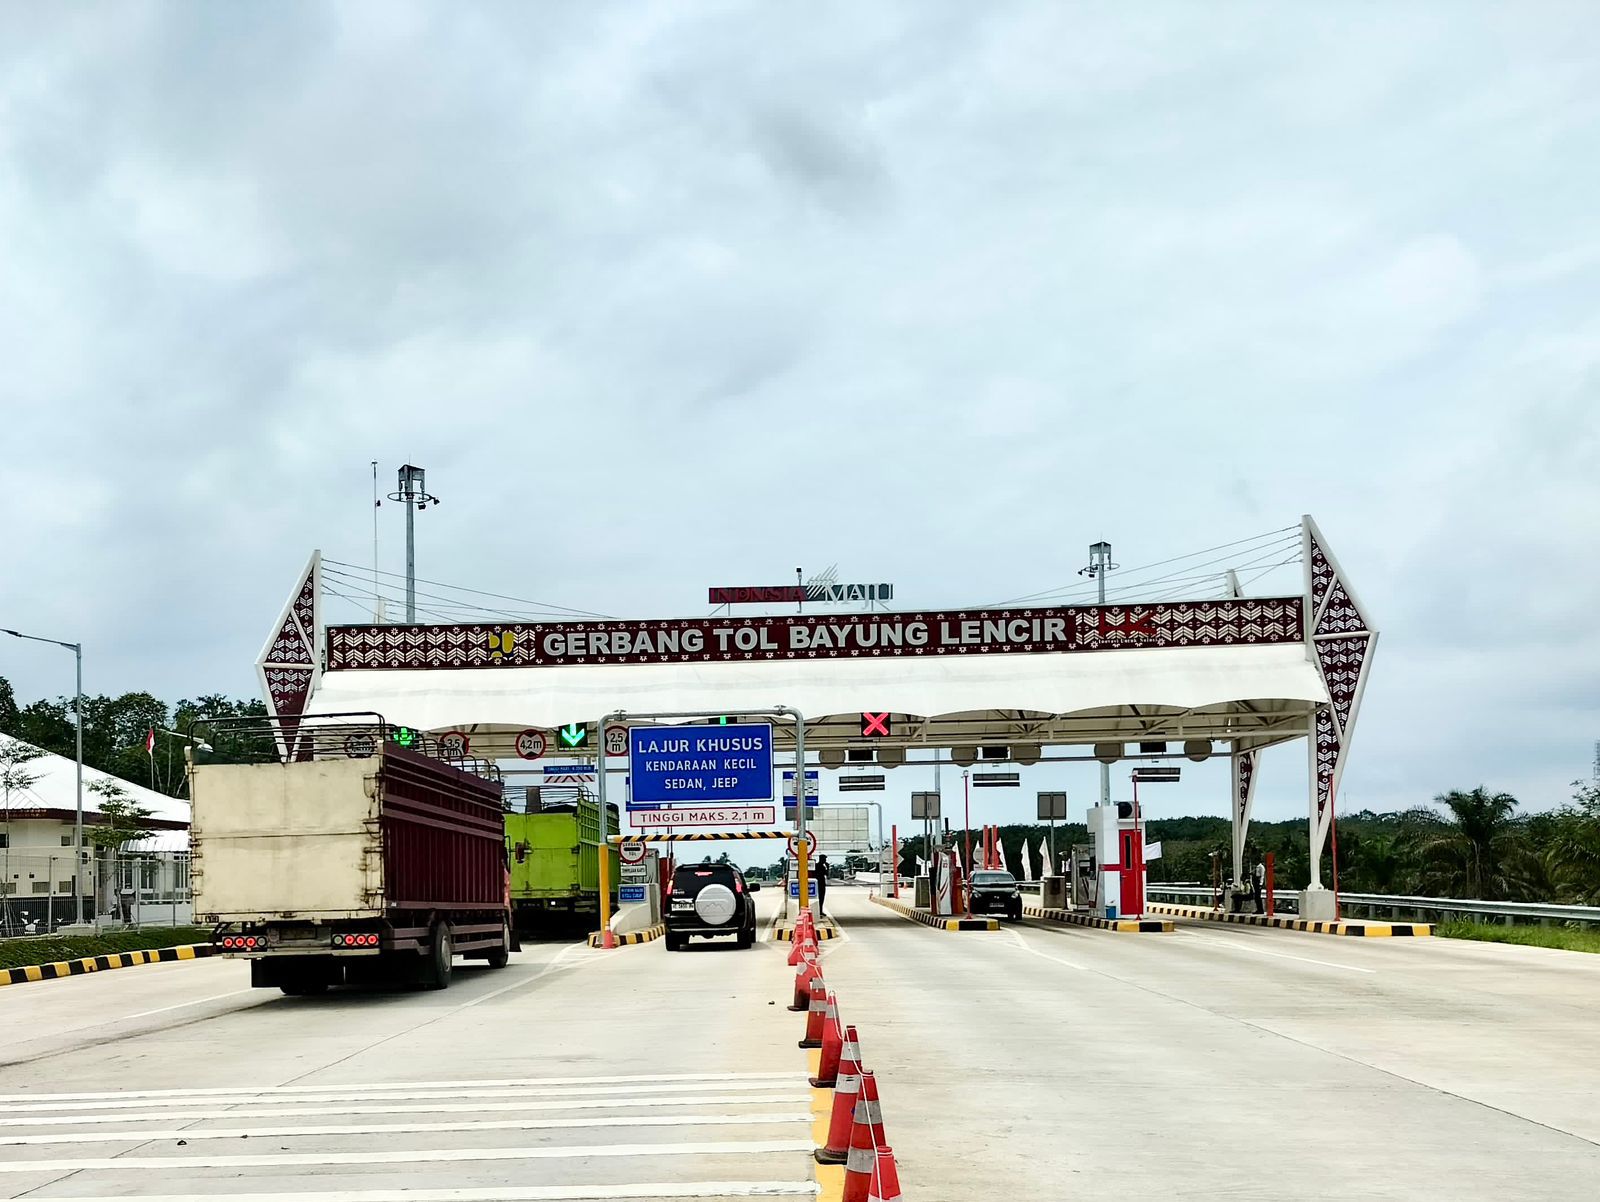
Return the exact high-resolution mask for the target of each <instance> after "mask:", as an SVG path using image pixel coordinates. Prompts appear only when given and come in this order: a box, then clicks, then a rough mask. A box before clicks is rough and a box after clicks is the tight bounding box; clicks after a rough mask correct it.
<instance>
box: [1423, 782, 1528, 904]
mask: <svg viewBox="0 0 1600 1202" xmlns="http://www.w3.org/2000/svg"><path fill="white" fill-rule="evenodd" d="M1434 800H1435V801H1436V802H1438V803H1439V804H1440V805H1442V806H1444V807H1445V809H1447V810H1449V811H1450V817H1451V819H1453V821H1447V823H1446V825H1445V829H1444V830H1443V831H1441V832H1440V833H1438V834H1434V835H1430V836H1428V837H1426V838H1425V839H1424V840H1423V842H1422V845H1421V848H1420V851H1421V853H1422V860H1423V864H1424V881H1425V883H1426V885H1427V887H1429V888H1432V889H1438V890H1439V891H1440V892H1442V893H1444V894H1445V895H1446V896H1455V897H1479V898H1501V897H1504V896H1505V895H1506V894H1507V892H1508V891H1509V890H1510V886H1511V882H1510V880H1509V877H1508V873H1507V868H1508V866H1509V863H1510V861H1511V859H1512V858H1513V855H1514V854H1515V852H1516V850H1517V835H1518V830H1517V824H1516V821H1515V819H1514V818H1513V817H1512V815H1513V814H1514V813H1515V812H1516V808H1517V799H1516V798H1515V797H1512V796H1511V794H1509V793H1490V792H1489V791H1488V790H1487V789H1485V788H1484V787H1483V786H1482V785H1479V786H1478V787H1477V788H1476V789H1473V790H1471V791H1470V792H1466V793H1463V792H1461V791H1460V790H1458V789H1452V790H1451V791H1450V792H1448V793H1441V794H1439V795H1438V796H1437V797H1435V798H1434Z"/></svg>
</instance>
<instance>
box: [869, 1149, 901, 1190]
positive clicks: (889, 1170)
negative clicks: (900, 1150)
mask: <svg viewBox="0 0 1600 1202" xmlns="http://www.w3.org/2000/svg"><path fill="white" fill-rule="evenodd" d="M867 1202H900V1172H899V1170H898V1169H896V1168H895V1163H894V1149H893V1148H891V1147H889V1146H888V1145H884V1146H883V1147H881V1148H879V1149H878V1154H877V1156H876V1157H875V1158H874V1160H873V1169H872V1188H871V1191H870V1192H869V1193H868V1194H867Z"/></svg>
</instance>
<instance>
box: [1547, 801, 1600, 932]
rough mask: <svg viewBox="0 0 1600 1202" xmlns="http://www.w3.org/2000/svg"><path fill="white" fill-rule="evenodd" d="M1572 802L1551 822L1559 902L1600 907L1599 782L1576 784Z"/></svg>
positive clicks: (1551, 839) (1551, 847)
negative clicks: (1560, 893) (1560, 888)
mask: <svg viewBox="0 0 1600 1202" xmlns="http://www.w3.org/2000/svg"><path fill="white" fill-rule="evenodd" d="M1572 790H1573V792H1572V802H1571V804H1570V805H1568V806H1566V807H1564V808H1563V809H1562V810H1560V811H1559V812H1558V813H1557V814H1556V815H1555V816H1554V820H1553V822H1552V824H1551V825H1552V831H1551V836H1550V840H1549V842H1550V850H1551V852H1552V854H1553V855H1554V857H1555V861H1556V864H1557V866H1558V873H1559V877H1558V879H1559V881H1560V885H1561V887H1562V896H1561V898H1560V900H1562V901H1571V902H1576V903H1577V904H1579V905H1591V906H1592V905H1600V781H1590V782H1584V781H1576V780H1575V781H1573V782H1572Z"/></svg>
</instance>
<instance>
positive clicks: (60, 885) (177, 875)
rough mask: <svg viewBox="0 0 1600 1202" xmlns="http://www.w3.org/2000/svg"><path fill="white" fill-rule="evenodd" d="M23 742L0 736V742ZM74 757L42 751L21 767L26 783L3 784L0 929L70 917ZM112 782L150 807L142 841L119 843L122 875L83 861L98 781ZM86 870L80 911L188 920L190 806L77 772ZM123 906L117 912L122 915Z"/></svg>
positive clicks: (40, 926) (80, 878) (44, 925)
mask: <svg viewBox="0 0 1600 1202" xmlns="http://www.w3.org/2000/svg"><path fill="white" fill-rule="evenodd" d="M16 742H20V740H16V739H12V738H11V737H10V736H8V735H0V746H4V745H8V744H11V743H16ZM77 770H78V765H77V762H76V761H75V760H71V759H68V758H67V757H65V756H60V755H54V754H52V753H51V752H48V751H46V752H44V753H43V754H41V755H40V756H39V758H38V759H34V760H29V761H28V762H27V763H26V764H23V765H21V767H20V771H21V772H22V773H25V774H26V775H27V776H29V777H32V778H33V781H32V783H31V784H29V785H28V786H26V787H24V788H20V789H12V790H9V791H7V790H5V789H3V788H0V929H3V932H4V933H5V934H17V933H19V931H21V930H25V929H27V928H29V927H30V926H31V927H32V928H33V929H35V930H38V931H44V930H48V929H51V928H53V927H55V926H59V925H61V924H62V923H63V922H71V921H72V920H73V918H74V917H75V916H76V902H75V901H74V896H73V895H74V884H75V876H74V871H73V867H74V866H73V825H74V818H75V815H76V811H77ZM101 780H110V781H115V782H116V784H117V785H118V786H120V787H121V788H122V790H123V791H124V792H125V793H126V794H127V796H128V798H129V799H130V800H131V801H133V802H134V803H135V804H137V805H139V806H142V807H143V808H144V809H146V810H148V811H149V812H150V815H151V817H150V820H149V822H148V823H147V825H148V826H149V827H150V828H151V829H152V832H153V833H152V835H151V837H150V838H149V839H144V840H140V841H139V842H137V843H129V844H125V845H124V846H123V847H122V848H121V849H119V851H118V855H117V860H118V876H119V878H120V879H119V880H117V881H116V882H113V881H112V880H111V878H110V863H109V859H107V860H106V862H104V863H103V864H102V865H101V867H100V868H99V869H98V870H95V869H93V868H91V867H89V866H88V864H89V862H90V861H91V860H92V858H93V855H94V853H93V848H92V847H89V846H88V835H87V832H88V830H89V829H91V828H93V827H94V826H96V825H98V824H99V823H100V822H101V821H102V819H101V815H100V812H99V811H98V810H97V809H96V808H95V807H96V804H97V803H98V802H99V800H100V799H99V796H98V795H97V794H95V793H92V792H90V790H89V786H90V784H91V783H93V782H95V781H101ZM83 822H84V829H85V837H84V841H85V845H86V848H85V850H86V855H85V857H84V860H85V865H86V866H85V868H84V871H83V872H82V873H79V874H77V877H76V884H77V887H78V888H79V889H81V891H82V893H83V898H84V903H83V904H84V915H85V917H90V916H92V915H93V914H94V912H95V909H96V904H97V899H98V908H99V909H100V910H101V912H102V913H118V914H119V917H120V916H125V915H127V916H132V917H134V918H136V919H138V920H141V921H145V922H162V923H165V922H171V921H174V919H175V920H176V921H180V922H182V921H187V918H188V914H189V909H188V905H189V803H188V802H186V801H180V800H178V799H177V798H173V797H168V796H166V794H164V793H157V792H155V791H154V790H153V789H147V788H145V787H144V786H143V785H136V784H134V783H133V782H132V781H127V780H123V779H121V778H120V777H115V776H112V775H111V774H110V773H107V772H101V771H100V770H99V769H97V768H90V767H88V766H87V765H85V767H84V769H83ZM119 912H120V913H119Z"/></svg>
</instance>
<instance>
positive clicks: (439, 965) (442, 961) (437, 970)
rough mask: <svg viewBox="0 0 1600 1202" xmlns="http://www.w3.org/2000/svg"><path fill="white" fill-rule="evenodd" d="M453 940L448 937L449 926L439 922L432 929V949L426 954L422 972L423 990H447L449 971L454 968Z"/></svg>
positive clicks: (454, 949) (454, 952)
mask: <svg viewBox="0 0 1600 1202" xmlns="http://www.w3.org/2000/svg"><path fill="white" fill-rule="evenodd" d="M455 957H456V948H455V940H454V939H453V938H451V935H450V924H449V923H448V922H441V923H439V925H438V926H436V927H434V928H433V947H432V948H431V949H429V952H428V965H427V968H426V969H425V970H424V972H423V976H422V987H423V988H424V989H448V988H449V987H450V970H451V969H452V968H454V967H455Z"/></svg>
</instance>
